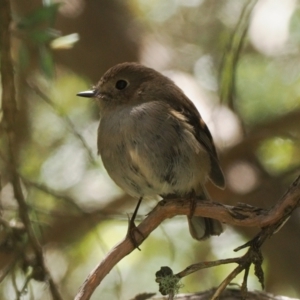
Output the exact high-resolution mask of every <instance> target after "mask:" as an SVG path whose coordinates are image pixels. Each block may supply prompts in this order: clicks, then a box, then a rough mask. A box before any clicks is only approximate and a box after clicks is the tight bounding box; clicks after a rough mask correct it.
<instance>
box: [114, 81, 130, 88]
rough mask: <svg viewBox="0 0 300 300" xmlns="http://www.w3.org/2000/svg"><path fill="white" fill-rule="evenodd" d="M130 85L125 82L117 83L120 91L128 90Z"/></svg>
mask: <svg viewBox="0 0 300 300" xmlns="http://www.w3.org/2000/svg"><path fill="white" fill-rule="evenodd" d="M127 85H128V82H127V81H125V80H122V79H121V80H118V81H117V83H116V88H117V89H118V90H124V89H125V88H126V86H127Z"/></svg>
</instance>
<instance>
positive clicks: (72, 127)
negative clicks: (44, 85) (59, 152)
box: [27, 82, 96, 164]
mask: <svg viewBox="0 0 300 300" xmlns="http://www.w3.org/2000/svg"><path fill="white" fill-rule="evenodd" d="M27 84H28V86H29V87H30V88H31V89H32V90H33V91H34V92H35V93H36V94H37V95H38V96H39V97H40V98H41V99H42V100H44V102H45V103H47V104H48V105H49V106H50V107H51V108H52V109H53V110H54V111H55V113H57V110H60V108H59V106H58V105H57V104H55V103H54V102H53V101H52V100H51V99H50V98H49V97H48V96H47V95H46V94H45V93H43V92H42V91H41V89H40V88H39V87H38V86H36V85H35V84H33V83H31V82H27ZM60 117H61V118H62V120H63V121H64V122H65V124H66V126H67V127H68V128H69V130H70V131H71V132H72V133H73V135H74V136H75V137H76V138H77V139H78V140H79V141H80V143H81V144H82V146H83V148H84V149H85V150H86V151H87V153H88V156H89V158H90V161H91V162H92V164H96V160H95V158H94V155H93V152H92V150H91V149H90V147H89V145H88V144H87V142H86V141H85V139H84V138H83V136H82V135H81V134H80V133H79V132H78V131H77V129H76V128H75V125H74V124H73V122H72V121H71V119H70V118H69V117H68V116H60Z"/></svg>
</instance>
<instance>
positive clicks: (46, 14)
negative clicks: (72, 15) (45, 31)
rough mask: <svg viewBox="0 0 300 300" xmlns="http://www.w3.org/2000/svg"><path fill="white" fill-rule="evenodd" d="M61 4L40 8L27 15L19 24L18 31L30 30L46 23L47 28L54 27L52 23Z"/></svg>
mask: <svg viewBox="0 0 300 300" xmlns="http://www.w3.org/2000/svg"><path fill="white" fill-rule="evenodd" d="M60 5H61V3H54V4H51V5H48V6H42V7H40V8H38V9H36V10H35V11H33V12H32V13H30V14H29V15H27V16H25V17H24V18H23V19H22V20H21V21H20V22H19V23H18V27H19V28H20V29H31V28H33V27H35V26H37V25H40V24H43V23H45V22H47V23H48V25H49V27H51V26H53V25H54V21H55V18H56V15H57V12H58V8H59V6H60Z"/></svg>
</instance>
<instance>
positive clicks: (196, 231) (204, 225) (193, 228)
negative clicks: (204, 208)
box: [187, 187, 223, 241]
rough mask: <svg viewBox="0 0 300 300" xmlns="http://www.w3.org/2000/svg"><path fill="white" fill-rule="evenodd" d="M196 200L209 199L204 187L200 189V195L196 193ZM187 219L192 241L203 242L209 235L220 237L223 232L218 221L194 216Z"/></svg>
mask: <svg viewBox="0 0 300 300" xmlns="http://www.w3.org/2000/svg"><path fill="white" fill-rule="evenodd" d="M197 198H198V199H199V200H200V199H205V200H209V199H210V197H209V195H208V193H207V192H206V190H205V188H204V187H203V188H202V192H201V193H200V195H199V193H197ZM200 201H201V200H200ZM187 218H188V223H189V229H190V234H191V236H192V237H193V238H194V239H196V240H198V241H201V240H205V239H207V238H209V237H210V236H211V235H220V234H221V233H222V232H223V226H222V224H221V222H219V221H218V220H215V219H211V218H203V217H196V216H195V217H189V216H188V217H187Z"/></svg>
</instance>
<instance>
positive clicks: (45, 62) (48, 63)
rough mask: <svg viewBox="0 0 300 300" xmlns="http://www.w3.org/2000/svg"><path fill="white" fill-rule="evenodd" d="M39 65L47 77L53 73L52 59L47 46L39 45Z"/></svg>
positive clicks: (50, 76)
mask: <svg viewBox="0 0 300 300" xmlns="http://www.w3.org/2000/svg"><path fill="white" fill-rule="evenodd" d="M39 50H40V57H39V65H40V67H41V70H42V72H43V73H44V74H45V75H46V76H47V77H49V78H52V77H53V75H54V60H53V56H52V54H51V52H50V50H49V49H48V48H47V47H40V48H39Z"/></svg>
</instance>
